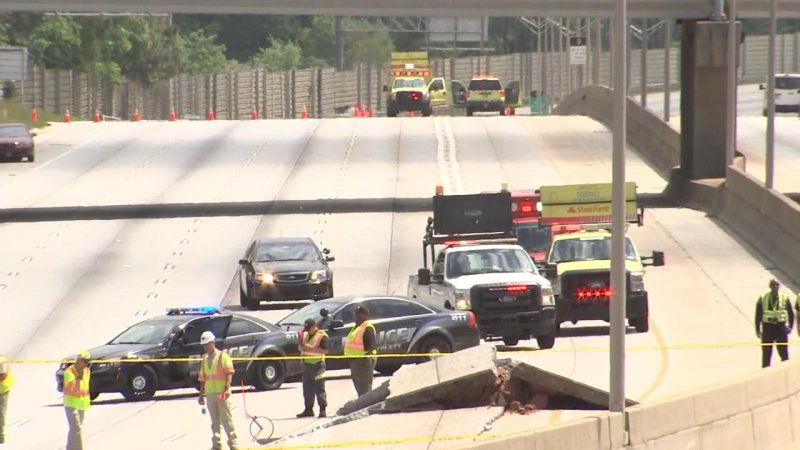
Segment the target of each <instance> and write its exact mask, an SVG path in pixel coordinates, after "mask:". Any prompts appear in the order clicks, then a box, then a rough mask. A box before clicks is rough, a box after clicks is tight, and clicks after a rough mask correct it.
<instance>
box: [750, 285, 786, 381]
mask: <svg viewBox="0 0 800 450" xmlns="http://www.w3.org/2000/svg"><path fill="white" fill-rule="evenodd" d="M780 287H781V284H780V283H778V280H774V279H773V280H770V282H769V291H767V292H766V293H765V294H764V295H762V296H761V297H759V299H758V302H757V303H756V320H755V322H756V336H758V338H759V339H761V367H769V365H770V361H771V360H772V345H773V344H775V346H776V347H777V348H778V355H780V357H781V361H786V360H787V359H789V346H788V344H787V342H788V341H789V333H790V332H791V331H792V327H793V325H794V312H793V311H792V302H791V301H790V300H789V296H788V295H786V294H784V293H782V292H780Z"/></svg>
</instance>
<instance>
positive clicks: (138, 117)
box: [131, 108, 142, 122]
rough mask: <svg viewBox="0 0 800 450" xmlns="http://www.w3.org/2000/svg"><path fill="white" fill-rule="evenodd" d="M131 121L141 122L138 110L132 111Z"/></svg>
mask: <svg viewBox="0 0 800 450" xmlns="http://www.w3.org/2000/svg"><path fill="white" fill-rule="evenodd" d="M131 120H132V121H134V122H138V121H140V120H142V116H141V114H139V108H136V109H134V110H133V115H132V116H131Z"/></svg>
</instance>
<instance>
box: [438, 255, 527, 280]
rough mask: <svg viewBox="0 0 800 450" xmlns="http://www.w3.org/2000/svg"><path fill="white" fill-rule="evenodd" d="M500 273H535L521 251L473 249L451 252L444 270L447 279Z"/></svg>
mask: <svg viewBox="0 0 800 450" xmlns="http://www.w3.org/2000/svg"><path fill="white" fill-rule="evenodd" d="M502 272H509V273H514V272H531V273H537V272H536V267H535V266H534V265H533V263H532V262H531V258H530V257H529V256H528V254H527V253H525V252H524V251H522V250H521V249H515V248H504V249H498V248H492V249H483V250H481V249H474V250H462V251H458V252H452V253H449V254H448V255H447V261H446V269H445V276H446V277H447V278H458V277H460V276H463V275H476V274H481V273H502Z"/></svg>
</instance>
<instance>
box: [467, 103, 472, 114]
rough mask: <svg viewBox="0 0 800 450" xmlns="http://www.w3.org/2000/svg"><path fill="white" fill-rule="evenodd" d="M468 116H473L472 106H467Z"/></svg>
mask: <svg viewBox="0 0 800 450" xmlns="http://www.w3.org/2000/svg"><path fill="white" fill-rule="evenodd" d="M467 116H468V117H472V108H470V107H469V106H467Z"/></svg>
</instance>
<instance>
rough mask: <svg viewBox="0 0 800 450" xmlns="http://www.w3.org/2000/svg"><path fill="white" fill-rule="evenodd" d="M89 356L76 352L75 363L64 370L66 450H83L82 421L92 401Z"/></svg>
mask: <svg viewBox="0 0 800 450" xmlns="http://www.w3.org/2000/svg"><path fill="white" fill-rule="evenodd" d="M91 362H92V360H91V356H90V355H89V352H87V351H86V350H81V351H80V352H78V356H77V357H76V358H75V363H74V364H72V365H71V366H69V367H67V368H66V369H65V370H64V388H63V391H62V392H63V394H64V410H65V411H66V413H67V424H68V425H69V433H68V434H67V450H83V419H84V415H85V414H86V410H87V409H89V405H90V404H91V402H92V400H91V398H90V397H89V381H90V380H89V379H90V377H91V372H90V371H89V365H90V364H91Z"/></svg>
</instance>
